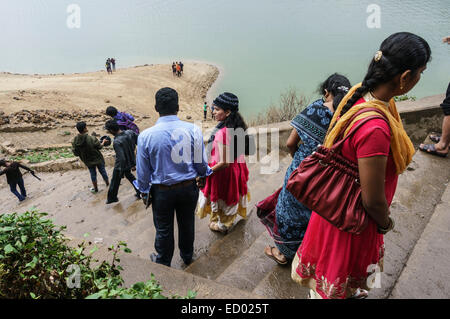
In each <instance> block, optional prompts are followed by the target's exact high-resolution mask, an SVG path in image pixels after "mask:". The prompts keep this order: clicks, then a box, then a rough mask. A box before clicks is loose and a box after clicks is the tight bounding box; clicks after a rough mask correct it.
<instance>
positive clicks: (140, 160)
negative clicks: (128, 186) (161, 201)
mask: <svg viewBox="0 0 450 319" xmlns="http://www.w3.org/2000/svg"><path fill="white" fill-rule="evenodd" d="M148 144H149V143H148V142H147V141H145V139H144V138H142V136H139V137H138V146H137V155H136V180H135V181H134V182H133V184H134V186H135V187H136V188H137V189H138V190H139V191H140V192H141V193H143V194H149V193H150V188H151V175H152V173H153V169H152V166H151V163H150V154H149V150H148V148H147V145H148Z"/></svg>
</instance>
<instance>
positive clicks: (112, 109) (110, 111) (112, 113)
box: [106, 106, 118, 117]
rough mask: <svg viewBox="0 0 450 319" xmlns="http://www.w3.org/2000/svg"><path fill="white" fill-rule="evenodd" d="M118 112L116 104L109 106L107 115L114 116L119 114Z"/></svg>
mask: <svg viewBox="0 0 450 319" xmlns="http://www.w3.org/2000/svg"><path fill="white" fill-rule="evenodd" d="M117 112H118V111H117V109H116V108H115V107H114V106H108V107H107V108H106V115H109V116H112V117H114V116H116V115H117Z"/></svg>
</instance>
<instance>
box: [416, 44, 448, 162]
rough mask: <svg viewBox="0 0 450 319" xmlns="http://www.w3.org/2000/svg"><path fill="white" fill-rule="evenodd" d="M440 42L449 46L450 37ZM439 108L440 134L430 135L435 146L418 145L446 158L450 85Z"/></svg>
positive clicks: (430, 152)
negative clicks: (440, 111)
mask: <svg viewBox="0 0 450 319" xmlns="http://www.w3.org/2000/svg"><path fill="white" fill-rule="evenodd" d="M442 41H443V42H444V43H447V44H450V37H446V38H444V39H443V40H442ZM441 108H442V111H443V112H444V120H443V122H442V134H432V135H430V139H431V140H432V141H433V142H434V143H436V144H420V146H419V149H420V150H421V151H423V152H426V153H428V154H431V155H436V156H439V157H447V155H448V153H449V151H450V83H449V84H448V88H447V94H446V97H445V100H444V101H443V102H442V104H441Z"/></svg>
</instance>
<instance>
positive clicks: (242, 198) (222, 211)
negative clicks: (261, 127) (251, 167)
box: [197, 93, 250, 234]
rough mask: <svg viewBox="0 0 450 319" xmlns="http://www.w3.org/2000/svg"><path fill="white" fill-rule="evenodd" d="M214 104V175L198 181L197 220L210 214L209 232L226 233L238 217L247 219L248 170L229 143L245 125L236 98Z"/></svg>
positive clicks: (225, 97)
mask: <svg viewBox="0 0 450 319" xmlns="http://www.w3.org/2000/svg"><path fill="white" fill-rule="evenodd" d="M213 104H214V118H215V119H216V120H217V121H218V122H219V124H218V125H217V126H216V128H215V129H214V131H213V133H212V135H211V138H210V139H209V141H208V147H209V148H211V156H210V159H209V166H210V167H211V169H212V171H213V174H212V175H210V176H208V177H207V178H206V181H203V180H201V179H199V180H198V185H199V186H200V187H201V192H200V196H199V201H198V211H197V215H198V216H199V217H200V218H205V217H206V216H207V215H208V214H209V215H211V216H210V223H209V229H210V230H212V231H216V232H220V233H223V234H225V233H227V232H228V230H229V229H230V228H231V226H232V225H233V223H234V220H235V219H236V217H237V216H238V215H240V216H241V217H242V218H246V217H247V202H248V200H250V194H249V192H248V189H247V182H248V168H247V165H246V163H245V157H244V155H243V154H242V155H238V154H237V152H235V150H234V149H232V148H231V146H232V145H233V146H235V147H236V146H237V145H235V144H236V143H232V141H231V139H232V138H234V135H235V133H238V132H239V130H242V131H246V130H247V125H246V124H245V122H244V119H243V118H242V116H241V114H240V113H239V99H238V97H237V96H236V95H234V94H232V93H223V94H221V95H219V96H218V97H217V98H216V99H215V100H214V102H213ZM237 137H239V134H237ZM238 144H239V143H238ZM208 153H209V152H208ZM233 155H238V156H237V157H235V156H233Z"/></svg>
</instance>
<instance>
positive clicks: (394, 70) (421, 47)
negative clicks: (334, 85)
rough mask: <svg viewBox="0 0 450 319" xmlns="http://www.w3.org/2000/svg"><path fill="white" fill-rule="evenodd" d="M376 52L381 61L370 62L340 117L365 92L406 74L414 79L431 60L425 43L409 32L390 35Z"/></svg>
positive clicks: (429, 51) (428, 48)
mask: <svg viewBox="0 0 450 319" xmlns="http://www.w3.org/2000/svg"><path fill="white" fill-rule="evenodd" d="M380 51H381V59H380V60H379V61H376V59H372V62H371V63H370V65H369V70H368V71H367V74H366V76H365V78H364V80H363V82H362V86H361V87H360V88H358V89H357V90H356V91H355V93H354V94H353V96H352V97H351V98H350V99H349V100H348V102H347V104H346V105H345V106H344V108H343V109H342V112H341V116H342V115H344V114H345V113H346V112H347V111H348V110H349V109H350V108H351V107H352V106H353V105H354V104H355V103H356V101H358V100H359V99H360V98H362V97H363V96H364V95H365V94H366V93H367V92H370V91H373V90H375V89H376V88H377V87H378V86H379V85H380V84H383V83H388V82H389V81H391V80H392V79H393V78H394V77H395V76H397V75H399V74H402V73H404V72H405V71H407V70H411V71H412V72H413V75H416V74H417V73H416V72H417V71H418V70H419V69H420V68H422V67H424V66H426V65H427V63H428V62H429V61H430V60H431V49H430V46H429V45H428V43H427V41H425V40H424V39H423V38H421V37H419V36H418V35H415V34H412V33H409V32H399V33H394V34H392V35H391V36H389V37H388V38H387V39H386V40H384V41H383V43H381V47H380Z"/></svg>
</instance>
